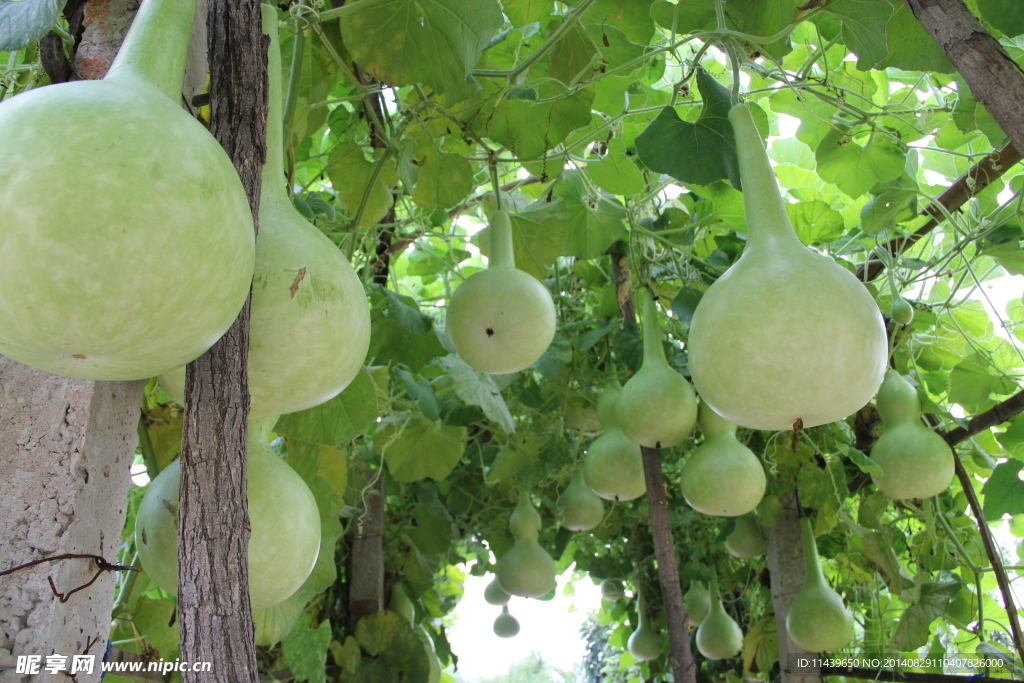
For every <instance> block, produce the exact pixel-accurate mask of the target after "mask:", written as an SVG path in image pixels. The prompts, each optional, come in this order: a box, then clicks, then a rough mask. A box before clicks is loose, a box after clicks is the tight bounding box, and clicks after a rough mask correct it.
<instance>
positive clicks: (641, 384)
mask: <svg viewBox="0 0 1024 683" xmlns="http://www.w3.org/2000/svg"><path fill="white" fill-rule="evenodd" d="M641 299H642V301H643V314H644V318H643V321H642V322H643V335H644V339H643V343H644V359H643V362H642V363H641V364H640V369H639V370H637V372H636V374H635V375H633V376H632V377H630V378H629V381H627V382H626V385H625V386H624V387H622V393H621V394H620V395H619V400H618V401H617V402H616V404H615V422H616V423H617V424H618V425H619V427H620V428H621V429H622V431H623V433H625V435H626V436H627V437H629V438H630V439H631V440H633V441H635V442H636V443H638V444H640V445H641V446H646V447H647V448H668V447H669V446H674V445H676V444H677V443H679V442H680V441H682V440H683V439H685V438H686V437H687V436H689V435H690V432H692V431H693V428H694V426H695V425H696V424H697V397H696V396H695V395H694V393H693V387H691V386H690V383H689V382H687V381H686V378H685V377H683V376H682V375H680V374H679V373H678V372H676V371H675V370H673V369H672V368H671V367H670V366H669V364H668V360H666V358H665V349H664V348H663V347H662V346H661V326H660V325H659V324H658V308H657V306H656V305H655V303H654V298H653V297H652V296H651V293H650V292H648V291H647V290H644V291H643V293H642V294H641Z"/></svg>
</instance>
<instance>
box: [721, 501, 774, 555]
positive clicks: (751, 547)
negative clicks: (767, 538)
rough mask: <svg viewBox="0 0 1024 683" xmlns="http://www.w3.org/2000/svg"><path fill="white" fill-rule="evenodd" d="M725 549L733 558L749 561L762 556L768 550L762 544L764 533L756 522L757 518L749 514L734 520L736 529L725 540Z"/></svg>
mask: <svg viewBox="0 0 1024 683" xmlns="http://www.w3.org/2000/svg"><path fill="white" fill-rule="evenodd" d="M725 549H726V550H728V551H729V553H730V554H731V555H732V556H733V557H738V558H740V559H741V560H749V559H751V558H754V557H760V556H761V555H764V554H765V552H766V551H767V550H768V548H767V547H766V546H765V544H764V531H763V530H762V529H761V525H760V524H758V522H757V516H756V515H754V513H752V512H751V513H749V514H746V515H743V516H742V517H738V518H737V519H736V528H735V529H733V530H732V533H731V534H729V536H728V537H726V539H725Z"/></svg>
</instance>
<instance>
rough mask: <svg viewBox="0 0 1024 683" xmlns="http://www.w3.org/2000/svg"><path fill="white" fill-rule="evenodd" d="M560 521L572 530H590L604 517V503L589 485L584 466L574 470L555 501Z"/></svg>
mask: <svg viewBox="0 0 1024 683" xmlns="http://www.w3.org/2000/svg"><path fill="white" fill-rule="evenodd" d="M555 511H556V513H557V515H558V523H559V524H561V525H562V526H564V527H565V528H566V529H569V530H570V531H589V530H590V529H593V528H594V527H596V526H597V525H598V524H600V523H601V520H602V519H604V503H603V502H602V501H601V498H600V496H598V495H597V494H596V493H594V491H593V489H591V488H590V487H589V486H587V483H586V481H585V480H584V478H583V470H582V468H577V469H575V470H573V473H572V481H570V482H569V486H568V487H566V489H565V491H563V492H562V495H560V496H559V497H558V500H557V501H556V502H555Z"/></svg>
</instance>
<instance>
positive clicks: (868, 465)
mask: <svg viewBox="0 0 1024 683" xmlns="http://www.w3.org/2000/svg"><path fill="white" fill-rule="evenodd" d="M846 455H847V456H848V457H849V458H850V460H851V461H852V462H853V464H854V465H856V466H857V468H858V469H860V471H861V472H863V473H864V474H871V475H874V476H876V477H880V476H882V474H884V473H883V471H882V466H881V465H879V464H878V463H877V462H875V461H874V460H872V459H871V458H869V457H868V456H866V455H864V453H863V452H861V451H859V450H857V449H856V448H848V449H846Z"/></svg>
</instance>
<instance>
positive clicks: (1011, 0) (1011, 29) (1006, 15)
mask: <svg viewBox="0 0 1024 683" xmlns="http://www.w3.org/2000/svg"><path fill="white" fill-rule="evenodd" d="M977 3H978V11H979V12H981V17H982V18H983V19H984V20H985V21H987V22H988V23H990V24H992V25H993V26H994V27H995V28H996V29H998V30H999V31H1000V32H1001V33H1003V34H1005V35H1006V37H1007V38H1012V37H1014V36H1019V35H1020V34H1022V33H1024V5H1021V3H1020V2H1018V0H977ZM0 49H2V48H0Z"/></svg>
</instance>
